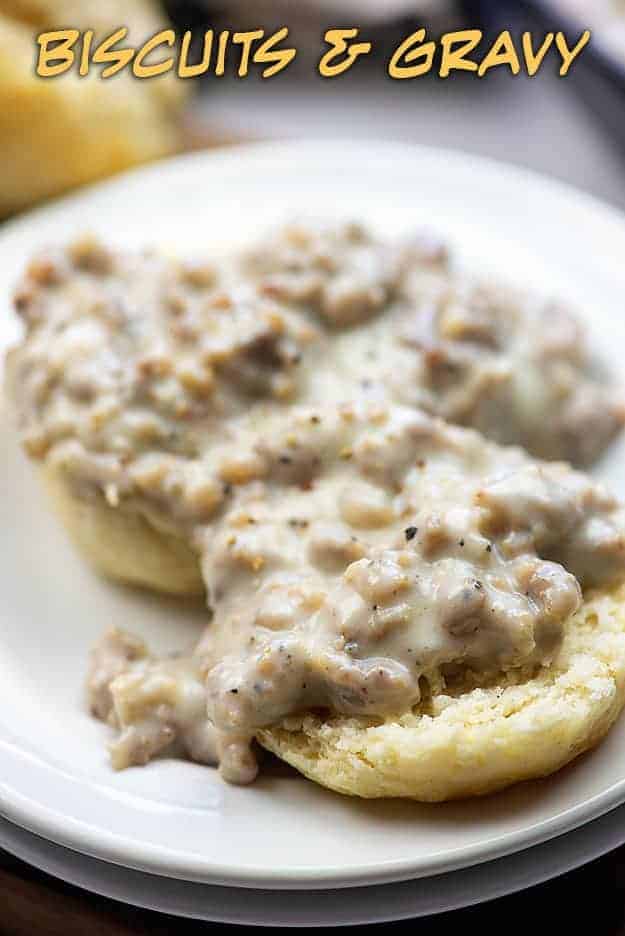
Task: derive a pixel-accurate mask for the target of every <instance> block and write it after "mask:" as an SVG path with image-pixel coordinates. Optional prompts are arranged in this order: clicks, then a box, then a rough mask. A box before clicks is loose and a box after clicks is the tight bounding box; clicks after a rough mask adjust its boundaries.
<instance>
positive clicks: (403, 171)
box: [0, 142, 625, 888]
mask: <svg viewBox="0 0 625 936" xmlns="http://www.w3.org/2000/svg"><path fill="white" fill-rule="evenodd" d="M296 212H304V213H308V214H310V213H311V212H313V213H314V212H320V213H323V214H333V215H339V216H346V215H348V216H349V215H351V216H356V217H361V218H365V219H366V220H369V221H371V222H372V223H373V224H375V225H376V226H377V227H378V228H380V229H382V230H385V231H388V232H393V231H396V230H397V229H402V230H406V229H410V228H413V229H414V228H415V227H419V226H422V225H430V226H434V227H435V228H437V229H438V230H440V231H441V232H442V233H443V234H444V235H446V236H448V237H449V238H450V239H451V241H452V242H453V243H454V244H455V245H457V247H458V249H459V251H460V253H461V256H462V258H463V261H464V263H465V264H468V265H470V266H480V267H486V268H489V269H495V270H500V271H503V272H507V273H508V275H509V276H510V275H511V276H512V277H513V278H516V279H518V280H520V281H521V282H527V283H529V284H531V285H533V286H535V287H538V288H540V289H542V290H546V291H551V290H554V291H556V292H558V293H560V294H563V295H564V296H568V297H571V298H576V299H578V300H579V301H580V302H581V304H582V305H583V306H585V309H586V311H587V312H588V314H589V315H591V316H592V319H593V322H594V329H595V333H596V335H597V345H598V346H599V348H600V350H601V351H602V353H603V355H604V357H605V359H606V360H607V361H608V362H610V363H611V365H612V366H613V368H614V369H615V370H618V368H619V365H620V362H621V360H622V356H623V351H624V350H625V316H623V314H622V301H623V296H624V295H625V264H624V263H623V257H625V222H624V221H623V219H622V218H621V216H619V215H618V214H616V213H615V212H613V211H611V210H609V209H608V208H606V207H604V206H602V205H600V204H598V203H596V202H594V201H592V200H590V199H588V198H586V197H584V196H582V195H580V194H578V193H576V192H574V191H572V190H569V189H566V188H563V187H562V186H559V185H556V184H554V183H552V182H548V181H546V180H544V179H541V178H538V177H536V176H532V175H529V174H527V173H522V172H519V171H518V170H513V169H510V168H506V167H504V166H500V165H496V164H494V163H489V162H484V161H482V160H477V159H475V158H473V157H465V156H462V155H454V154H450V153H445V152H442V151H434V150H428V149H420V148H416V147H405V146H399V145H384V144H377V143H376V144H370V143H367V144H362V143H358V144H349V143H339V142H325V143H318V144H302V145H298V144H288V145H264V146H258V147H245V148H237V149H233V150H229V151H223V152H221V153H214V154H198V155H194V156H191V157H186V158H183V159H179V160H175V161H173V162H169V163H164V164H161V165H158V166H155V167H152V168H150V169H146V170H142V171H140V172H138V173H134V174H131V175H128V176H125V177H122V178H121V179H119V180H117V181H114V182H112V183H109V184H106V185H104V186H100V187H98V188H95V189H91V190H86V191H84V192H83V193H81V194H79V195H77V196H75V197H74V198H71V199H69V200H66V201H64V202H60V203H58V204H56V205H52V206H50V207H48V208H46V209H44V210H42V211H39V212H37V213H35V214H33V215H31V216H29V217H26V218H24V219H22V220H19V221H17V222H14V223H13V224H11V225H9V226H8V227H6V228H5V229H4V231H3V232H2V233H1V234H0V296H1V297H2V302H3V303H5V306H4V307H3V308H1V309H0V313H2V314H1V315H0V322H1V323H2V324H1V325H0V329H1V330H2V340H3V341H4V340H8V339H9V337H10V334H15V333H16V331H15V326H14V322H13V319H12V316H11V314H10V312H9V308H8V300H7V296H8V291H9V288H10V285H11V283H12V282H13V280H14V279H15V277H16V275H17V272H18V270H19V269H20V268H21V267H22V265H23V263H24V259H25V257H26V256H27V255H28V254H29V253H30V252H31V250H32V249H33V248H34V247H36V246H38V245H40V244H42V243H46V242H52V243H59V242H62V241H64V240H65V239H66V238H68V237H71V236H72V235H75V234H76V232H77V231H78V230H80V229H84V228H85V227H89V228H91V229H95V230H96V231H98V232H100V233H102V234H103V235H104V236H106V237H107V238H111V239H113V240H114V241H117V242H123V243H126V244H137V245H139V244H145V243H146V242H160V243H165V244H168V245H173V246H174V247H178V248H181V249H183V248H187V247H193V248H195V249H198V248H209V247H211V246H214V245H218V246H219V247H222V246H223V245H224V244H226V243H228V244H230V243H236V242H238V243H240V242H242V241H244V240H248V239H249V238H251V237H254V236H256V235H257V234H258V233H259V232H261V231H263V230H265V229H266V228H267V227H268V226H270V225H271V224H272V223H275V222H278V221H280V220H282V219H284V218H285V217H288V216H291V215H292V214H293V213H296ZM1 418H2V420H3V428H4V437H3V445H2V450H3V452H4V458H3V460H2V464H1V472H2V474H1V476H0V555H2V564H1V566H0V622H1V623H0V626H1V628H2V634H1V643H0V685H2V702H3V704H2V706H0V812H1V813H2V814H3V815H4V816H6V817H8V818H9V819H11V820H12V821H14V822H15V823H17V824H19V825H21V826H23V827H25V828H27V829H29V830H31V831H33V832H36V833H38V834H40V835H42V836H45V837H46V838H49V839H51V840H52V841H54V842H57V843H60V844H62V845H67V846H70V847H72V848H75V849H77V850H79V851H82V852H84V853H86V854H88V855H92V856H94V857H96V858H101V859H106V860H109V861H113V862H117V863H119V864H123V865H126V866H128V867H132V868H138V869H141V870H144V871H151V872H155V873H157V874H162V875H168V876H172V877H178V878H183V879H186V880H192V881H204V882H209V883H217V884H225V885H228V886H232V885H236V886H246V887H265V888H314V887H316V888H320V887H323V888H330V887H341V886H343V887H344V886H353V885H358V884H365V883H367V884H369V883H382V882H389V881H396V880H401V879H407V878H411V877H418V876H424V875H431V874H435V873H441V872H443V871H449V870H451V869H455V868H460V867H463V866H467V865H470V864H475V863H477V862H481V861H486V860H490V859H493V858H495V857H499V856H501V855H505V854H508V853H511V852H514V851H517V850H519V849H521V848H526V847H528V846H530V845H534V844H536V843H538V842H541V841H544V840H546V839H548V838H550V837H552V836H555V835H559V834H561V833H563V832H566V831H568V830H570V829H572V828H574V827H576V826H579V825H580V824H582V823H584V822H587V821H589V820H590V819H593V818H596V817H597V816H599V815H600V814H602V813H604V812H606V811H607V810H609V809H611V808H613V807H614V806H616V805H618V804H620V803H621V802H623V801H625V720H622V721H621V722H620V724H619V725H617V727H616V728H615V730H614V731H613V732H612V733H611V735H610V736H609V738H608V739H607V741H606V742H605V743H604V744H602V745H601V747H600V748H599V749H598V750H597V751H596V752H595V753H594V754H593V755H592V756H589V757H585V758H583V759H582V760H580V761H579V762H577V763H576V764H575V765H573V766H572V767H571V768H569V769H567V770H565V771H562V772H561V773H560V774H559V775H558V776H556V777H554V778H552V779H551V780H549V781H546V782H542V783H532V784H526V785H524V786H522V787H519V788H517V789H514V790H511V791H509V792H508V793H506V794H503V795H499V796H496V797H492V798H490V799H488V800H487V801H486V802H484V801H478V802H468V803H462V804H454V805H447V806H420V805H416V804H411V803H403V804H402V803H399V802H386V803H375V802H366V801H365V802H363V801H358V800H350V799H347V798H342V797H339V796H336V795H334V794H331V793H329V792H327V791H325V790H322V789H320V788H318V787H316V786H314V785H313V784H311V783H308V782H306V781H304V780H301V779H299V778H297V777H295V776H293V775H291V774H289V773H286V772H284V773H282V774H281V773H275V772H274V773H270V774H269V775H265V776H263V777H261V779H260V781H259V782H258V783H257V784H256V785H254V786H252V787H250V788H248V789H240V788H235V787H228V786H226V785H224V784H223V783H222V782H221V780H220V779H219V777H218V775H217V774H216V773H215V772H214V771H213V770H211V769H207V768H203V767H200V766H197V765H193V764H187V763H180V762H175V761H168V760H165V761H160V762H158V763H153V764H152V765H150V766H149V767H147V768H145V769H132V770H128V771H126V772H124V773H121V774H116V773H114V772H113V771H112V770H111V769H110V767H109V765H108V762H107V756H106V752H105V747H104V742H105V740H106V737H107V729H106V728H105V727H103V726H102V725H100V724H98V723H96V722H95V721H92V720H91V719H90V718H89V717H88V715H87V714H86V712H85V711H84V708H83V707H82V699H81V681H82V674H83V672H84V666H85V659H86V655H87V652H88V648H89V647H90V645H91V644H92V643H93V641H94V639H95V638H96V637H97V636H98V635H99V634H100V633H101V631H102V629H103V628H105V627H107V626H109V625H110V624H112V623H115V624H120V625H122V626H127V627H130V628H132V629H134V630H137V631H139V632H141V633H144V634H146V635H149V637H150V639H151V640H152V642H153V643H155V644H156V645H157V646H160V647H179V646H180V645H181V644H184V643H190V642H191V640H192V637H193V635H194V633H195V632H196V630H197V629H198V628H199V626H200V625H201V619H202V614H201V613H198V612H193V611H190V610H188V609H184V608H180V607H177V606H176V605H174V604H171V603H167V602H159V601H157V600H155V599H150V598H148V597H146V596H143V595H139V594H135V593H131V592H128V591H124V590H121V589H116V588H114V587H112V586H110V585H108V584H106V583H104V582H101V581H99V580H98V579H97V578H96V577H95V576H94V575H93V574H92V573H91V572H90V570H89V569H88V568H87V567H86V566H85V565H83V563H82V561H81V560H80V559H79V558H78V556H76V555H75V554H74V553H73V551H72V550H71V548H70V547H69V545H68V544H67V542H66V540H65V537H64V535H63V533H62V531H61V530H60V529H59V528H58V526H57V524H56V522H55V521H54V520H53V519H52V517H51V516H50V515H49V513H48V509H47V505H46V503H45V501H44V499H43V496H42V494H41V492H40V490H39V487H38V485H37V483H36V479H35V478H34V476H33V472H32V469H31V467H30V466H29V465H28V464H27V462H26V460H25V458H24V457H23V456H22V455H21V454H20V453H19V451H18V447H17V445H16V442H15V437H14V433H13V432H12V430H11V428H10V423H9V420H8V418H7V415H6V413H5V414H4V415H2V416H1ZM622 464H623V447H622V446H620V447H618V449H617V450H614V451H613V453H612V454H611V456H610V458H609V459H608V461H607V462H606V465H605V466H604V470H603V473H604V474H605V475H606V476H608V477H610V478H611V479H612V481H613V482H614V483H615V485H616V486H617V487H619V488H620V491H621V493H622V494H625V486H624V484H623V481H622V480H621V471H620V466H621V465H622Z"/></svg>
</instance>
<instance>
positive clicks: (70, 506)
mask: <svg viewBox="0 0 625 936" xmlns="http://www.w3.org/2000/svg"><path fill="white" fill-rule="evenodd" d="M42 472H43V478H44V482H45V486H46V488H47V491H48V493H49V494H50V497H51V500H52V503H53V505H54V507H55V509H56V513H57V515H58V516H59V518H60V519H61V521H62V522H63V524H64V525H65V527H66V529H67V531H68V533H69V535H70V538H71V539H72V541H73V542H74V543H75V545H76V546H77V547H78V548H79V549H80V551H81V552H82V554H83V556H85V557H86V558H87V559H88V560H89V561H90V562H91V564H92V565H93V566H94V567H95V568H96V570H97V571H99V572H100V573H101V574H103V575H105V576H106V577H107V578H111V579H114V580H116V581H118V582H122V583H125V584H129V585H139V586H141V587H143V588H151V589H154V590H155V591H158V592H164V593H166V594H169V595H178V596H188V597H192V596H199V595H204V593H205V588H204V583H203V581H202V576H201V574H200V566H199V562H198V558H197V555H196V553H195V552H194V551H193V550H192V549H191V547H190V546H189V545H188V544H187V542H186V540H183V539H181V538H180V537H178V536H174V535H173V534H171V533H168V532H165V531H162V530H158V529H157V528H156V527H155V526H154V525H153V524H151V523H150V522H149V521H148V520H147V519H146V518H145V517H144V516H142V515H141V514H139V513H136V512H132V511H129V510H128V509H127V508H125V509H123V510H119V509H116V508H114V507H111V506H110V505H109V504H108V503H107V502H106V501H105V499H104V497H103V496H101V495H93V496H92V497H90V498H89V499H86V498H82V497H80V496H79V495H77V494H76V493H74V491H73V489H72V486H71V485H70V484H69V482H68V481H67V479H66V478H65V477H64V475H63V472H62V470H60V469H58V468H56V467H54V466H53V465H50V464H46V465H45V466H44V467H43V469H42Z"/></svg>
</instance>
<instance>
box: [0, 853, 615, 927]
mask: <svg viewBox="0 0 625 936" xmlns="http://www.w3.org/2000/svg"><path fill="white" fill-rule="evenodd" d="M589 913H590V914H591V915H592V921H593V928H592V934H593V936H616V934H625V847H623V848H619V849H617V850H616V851H615V852H612V853H611V854H609V855H606V856H605V857H603V858H599V859H598V860H597V861H593V862H592V863H591V864H589V865H586V866H585V867H584V868H580V869H578V870H576V871H572V872H571V873H569V874H566V875H564V876H562V877H560V878H557V879H556V880H554V881H550V882H548V883H546V884H542V885H540V886H539V887H534V888H532V889H531V890H527V891H523V892H521V893H518V894H514V895H512V896H510V897H504V898H501V899H499V900H494V901H491V902H490V903H487V904H483V905H481V906H475V907H471V908H468V909H466V910H456V911H454V912H453V913H443V914H439V915H438V916H435V917H429V918H427V919H421V920H418V921H415V922H414V923H413V924H412V926H413V927H414V930H415V932H418V933H419V936H430V934H434V933H447V932H450V931H451V929H452V927H453V928H455V929H457V927H458V926H460V927H462V929H463V930H464V928H465V927H469V928H470V929H469V932H471V931H474V929H473V928H477V929H478V931H479V932H480V933H482V934H490V933H507V932H510V931H511V926H512V925H513V924H514V923H516V924H518V925H519V926H523V927H525V926H528V927H534V928H536V927H538V929H535V931H536V932H537V933H542V932H547V931H548V930H549V929H550V928H551V927H552V926H553V927H557V928H558V929H559V930H560V931H561V932H567V931H570V932H572V933H579V932H580V931H581V921H582V920H585V919H586V918H587V916H588V914H589ZM401 925H402V924H400V923H398V924H380V925H378V926H377V927H376V926H360V927H352V928H350V929H349V932H359V931H362V930H369V931H372V930H378V931H381V927H384V930H383V931H384V933H386V932H387V931H390V930H393V929H395V930H396V931H397V932H399V926H401ZM218 926H219V927H220V929H231V930H232V932H233V933H244V932H246V931H249V932H253V933H258V932H259V930H258V929H257V928H252V927H236V928H235V927H223V925H222V924H211V923H201V922H196V921H191V920H181V919H178V918H174V917H170V916H165V915H164V914H159V913H153V912H151V911H147V910H138V909H136V908H134V907H129V906H126V905H125V904H120V903H117V902H116V901H113V900H106V899H105V898H102V897H96V896H94V895H92V894H88V893H86V892H85V891H82V890H80V889H78V888H76V887H72V886H70V885H68V884H64V883H62V882H61V881H58V880H56V879H55V878H52V877H49V876H48V875H47V874H44V873H43V872H40V871H37V870H35V869H34V868H31V867H30V866H28V865H26V864H24V863H23V862H21V861H19V860H18V859H17V858H13V857H12V856H10V855H7V854H4V853H2V852H0V934H1V936H131V934H132V936H139V934H148V933H150V934H153V936H165V934H173V933H175V934H176V936H191V934H196V933H197V934H199V933H206V932H211V931H212V930H213V929H217V927H218ZM569 927H570V930H569ZM285 932H286V930H285Z"/></svg>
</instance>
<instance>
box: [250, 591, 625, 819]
mask: <svg viewBox="0 0 625 936" xmlns="http://www.w3.org/2000/svg"><path fill="white" fill-rule="evenodd" d="M624 602H625V588H624V587H621V588H620V589H619V590H617V591H615V592H612V593H595V594H591V595H589V596H588V597H587V600H585V602H584V604H583V606H582V608H581V609H580V611H578V612H577V614H575V615H574V616H573V618H572V619H571V621H570V623H569V624H568V626H567V632H566V636H565V639H564V643H563V645H562V648H561V650H560V652H559V655H558V657H557V658H556V660H555V661H554V662H553V664H552V665H551V666H549V667H544V668H542V669H540V670H539V671H538V672H537V673H536V674H534V675H532V676H531V677H529V678H526V679H521V680H520V681H516V680H515V679H514V678H512V677H502V678H501V679H500V680H498V681H497V682H496V683H495V684H494V685H491V686H490V687H488V688H468V689H467V690H466V691H462V690H459V691H456V692H454V693H453V694H452V693H449V694H445V693H443V694H439V695H435V696H434V697H433V698H432V699H430V700H429V702H427V703H424V704H423V705H421V706H416V707H415V708H414V710H413V711H412V712H411V713H409V714H406V715H403V716H400V717H397V718H388V719H386V720H383V719H369V718H346V717H341V716H328V717H325V716H324V715H323V714H319V713H316V714H313V713H309V714H305V715H303V716H301V717H297V718H289V719H287V720H285V721H284V722H283V723H282V724H281V725H279V726H276V727H273V728H268V729H263V730H262V731H260V732H259V733H258V735H257V737H258V740H259V741H260V743H261V744H262V745H263V746H264V747H265V748H267V749H268V750H270V751H272V752H273V753H274V754H277V755H278V757H280V758H282V759H283V760H285V761H287V762H288V763H289V764H291V765H292V766H293V767H295V768H297V770H299V771H300V772H301V773H303V774H304V775H305V776H307V777H308V778H309V779H311V780H314V781H315V782H316V783H319V784H321V785H322V786H325V787H328V788H329V789H332V790H336V791H338V792H340V793H345V794H349V795H351V796H361V797H365V798H377V797H404V798H409V799H414V800H420V801H423V802H439V801H443V800H450V799H459V798H464V797H470V796H478V795H481V794H484V793H491V792H494V791H496V790H501V789H503V788H505V787H507V786H510V785H511V784H514V783H517V782H519V781H521V780H528V779H533V778H538V777H543V776H546V775H548V774H551V773H553V772H554V771H556V770H558V769H559V768H561V767H563V766H564V765H565V764H567V763H569V762H570V761H572V760H573V759H574V758H575V757H577V756H578V755H579V754H581V753H582V752H583V751H586V750H588V749H590V748H592V747H594V746H595V745H596V744H597V743H598V742H599V741H600V740H601V739H602V738H603V736H604V735H605V734H606V732H607V731H608V730H609V728H610V726H611V725H612V724H613V722H614V720H615V719H616V717H617V715H618V714H619V712H620V710H621V708H622V707H623V704H624V703H625V604H624Z"/></svg>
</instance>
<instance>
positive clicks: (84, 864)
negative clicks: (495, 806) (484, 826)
mask: <svg viewBox="0 0 625 936" xmlns="http://www.w3.org/2000/svg"><path fill="white" fill-rule="evenodd" d="M623 842H625V807H623V806H621V807H620V808H619V809H616V810H614V811H613V812H611V813H609V814H608V815H606V816H602V817H601V818H600V819H595V821H594V822H590V823H588V824H587V825H585V826H584V827H583V828H581V829H577V830H575V831H574V832H569V833H568V834H567V835H561V836H558V837H557V838H555V839H552V840H551V841H550V842H545V843H544V844H543V845H535V846H534V847H533V848H528V849H526V850H525V851H522V852H520V853H518V854H516V855H509V856H508V857H507V858H499V859H498V860H496V861H489V862H486V863H483V864H480V865H476V866H475V867H473V868H465V869H464V870H463V871H453V872H451V873H449V874H441V875H435V876H433V877H429V878H421V879H420V880H417V881H404V882H402V883H398V884H378V885H371V886H369V887H348V888H342V889H340V890H337V889H335V890H330V891H318V890H317V891H310V890H308V891H294V890H292V891H288V893H285V892H284V891H270V890H248V891H247V892H246V894H245V900H241V891H240V889H239V888H235V887H216V886H214V885H210V884H193V883H191V882H189V881H176V880H174V879H172V878H162V877H156V876H155V875H151V874H145V873H143V872H141V871H130V870H129V869H127V868H120V867H119V866H118V865H112V864H108V863H107V862H104V861H98V860H97V859H95V858H86V857H85V856H84V855H79V854H78V853H77V852H73V851H70V850H69V849H66V848H62V847H61V846H59V845H53V844H52V843H51V842H48V841H46V840H45V839H42V838H39V837H38V836H36V835H32V834H31V833H30V832H26V831H24V830H23V829H20V828H19V827H18V826H15V825H12V823H10V822H6V821H3V820H0V845H1V846H2V847H3V848H5V849H6V850H7V851H9V852H11V853H12V854H14V855H17V856H18V857H19V858H22V859H23V860H24V861H28V862H29V863H30V864H32V865H35V867H37V868H41V870H43V871H47V872H48V873H49V874H53V875H55V876H56V877H59V878H62V879H63V880H64V881H67V882H69V883H70V884H75V885H77V886H78V887H83V888H85V889H86V890H89V891H92V892H93V893H96V894H100V895H102V896H104V897H112V898H113V899H115V900H121V901H123V902H125V903H130V904H133V905H134V906H139V907H144V908H146V909H149V910H159V911H161V912H162V913H171V914H174V915H177V916H183V917H192V918H194V919H196V920H206V921H213V922H220V923H239V924H241V923H242V924H247V925H254V926H349V925H358V924H368V923H387V922H391V921H397V920H406V919H414V918H415V917H422V916H429V915H431V914H434V913H442V912H444V911H446V910H457V909H459V908H460V907H468V906H471V905H474V904H478V903H484V902H485V901H487V900H494V899H495V898H497V897H504V896H506V895H508V894H513V893H515V892H516V891H519V890H524V889H525V888H527V887H533V886H535V885H537V884H541V883H543V882H544V881H548V880H550V879H551V878H554V877H557V876H558V875H560V874H564V873H565V872H567V871H571V870H573V868H578V867H580V865H583V864H586V862H588V861H593V860H594V859H596V858H599V857H600V856H601V855H604V854H605V853H606V852H608V851H611V850H612V849H613V848H617V847H618V846H619V845H622V844H623Z"/></svg>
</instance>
